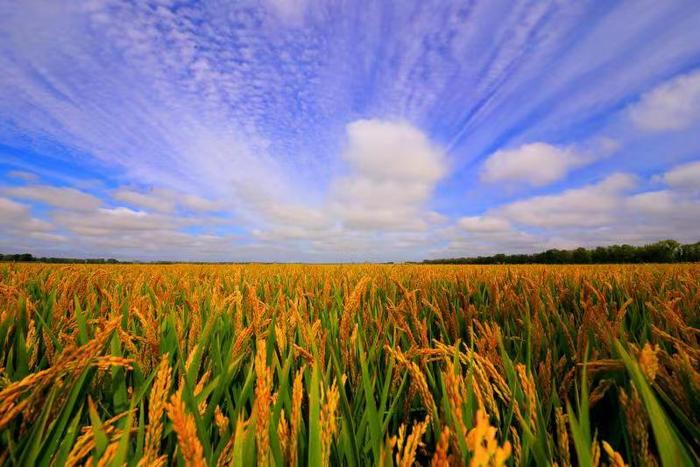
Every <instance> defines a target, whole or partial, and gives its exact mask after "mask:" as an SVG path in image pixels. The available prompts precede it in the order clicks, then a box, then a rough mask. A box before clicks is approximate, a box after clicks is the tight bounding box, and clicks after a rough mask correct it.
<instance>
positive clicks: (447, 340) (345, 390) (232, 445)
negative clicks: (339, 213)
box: [0, 264, 700, 466]
mask: <svg viewBox="0 0 700 467" xmlns="http://www.w3.org/2000/svg"><path fill="white" fill-rule="evenodd" d="M699 337H700V265H635V266H534V265H533V266H437V265H436V266H426V265H346V266H326V265H323V266H321V265H319V266H309V265H241V266H238V265H110V266H102V265H100V266H90V265H69V266H56V265H41V264H4V265H0V461H1V463H2V464H4V465H77V464H81V465H82V464H89V465H123V464H125V463H126V464H128V465H139V466H140V465H178V466H180V465H186V466H202V465H209V466H214V465H229V464H233V465H241V466H249V465H255V464H257V465H263V466H268V465H349V466H356V465H385V466H389V465H400V466H409V465H413V464H415V463H417V464H422V465H433V466H445V465H458V466H459V465H472V466H486V465H557V466H568V465H585V466H589V465H592V466H596V465H613V466H621V465H625V464H626V465H664V466H677V465H694V464H698V459H699V458H698V453H700V346H699V345H698V338H699Z"/></svg>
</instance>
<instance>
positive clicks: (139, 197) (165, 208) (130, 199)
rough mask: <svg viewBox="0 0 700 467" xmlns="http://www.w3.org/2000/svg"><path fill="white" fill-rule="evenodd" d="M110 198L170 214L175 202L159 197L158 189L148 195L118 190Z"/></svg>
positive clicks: (122, 189) (123, 189)
mask: <svg viewBox="0 0 700 467" xmlns="http://www.w3.org/2000/svg"><path fill="white" fill-rule="evenodd" d="M112 198H113V199H115V200H117V201H123V202H125V203H128V204H131V205H133V206H139V207H143V208H147V209H153V210H155V211H162V212H171V211H174V210H175V200H173V199H169V198H168V197H163V196H161V192H160V190H158V189H155V190H153V191H151V192H150V193H141V192H138V191H135V190H130V189H127V188H120V189H118V190H117V191H115V192H114V193H112Z"/></svg>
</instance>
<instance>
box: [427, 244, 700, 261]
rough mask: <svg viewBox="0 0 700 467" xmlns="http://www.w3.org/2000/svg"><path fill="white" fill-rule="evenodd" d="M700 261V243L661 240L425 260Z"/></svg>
mask: <svg viewBox="0 0 700 467" xmlns="http://www.w3.org/2000/svg"><path fill="white" fill-rule="evenodd" d="M697 261H700V242H697V243H688V244H680V243H678V242H677V241H675V240H661V241H658V242H654V243H649V244H647V245H642V246H633V245H627V244H622V245H610V246H599V247H596V248H583V247H579V248H576V249H573V250H559V249H550V250H547V251H542V252H540V253H534V254H514V255H506V254H497V255H493V256H477V257H466V258H444V259H431V260H424V261H423V263H425V264H610V263H623V264H624V263H679V262H697Z"/></svg>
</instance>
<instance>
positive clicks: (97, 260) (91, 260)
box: [0, 253, 124, 264]
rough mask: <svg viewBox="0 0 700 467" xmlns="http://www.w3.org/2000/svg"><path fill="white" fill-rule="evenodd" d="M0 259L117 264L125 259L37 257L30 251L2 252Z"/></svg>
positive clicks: (23, 261) (26, 261)
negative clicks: (18, 252)
mask: <svg viewBox="0 0 700 467" xmlns="http://www.w3.org/2000/svg"><path fill="white" fill-rule="evenodd" d="M0 261H8V262H13V261H14V262H22V263H34V262H36V263H84V264H117V263H124V261H117V260H116V259H114V258H106V259H105V258H87V259H86V258H54V257H46V256H41V257H37V256H34V255H32V254H30V253H20V254H12V255H3V254H0Z"/></svg>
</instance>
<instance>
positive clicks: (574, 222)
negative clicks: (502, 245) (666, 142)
mask: <svg viewBox="0 0 700 467" xmlns="http://www.w3.org/2000/svg"><path fill="white" fill-rule="evenodd" d="M634 186H635V179H634V177H632V176H630V175H626V174H615V175H611V176H609V177H608V178H606V179H605V180H603V181H602V182H600V183H597V184H595V185H588V186H585V187H582V188H575V189H571V190H566V191H564V192H562V193H559V194H555V195H545V196H535V197H532V198H529V199H525V200H522V201H516V202H514V203H511V204H508V205H505V206H503V207H500V208H498V209H496V212H498V213H499V214H501V215H503V216H505V217H506V218H508V219H510V220H512V221H513V222H515V223H518V224H523V225H526V226H530V227H540V228H561V227H581V228H583V227H596V226H604V225H607V224H610V223H612V222H614V220H615V216H616V215H617V214H618V212H619V208H620V207H621V204H622V197H621V195H622V194H623V193H624V192H625V191H627V190H629V189H631V188H633V187H634Z"/></svg>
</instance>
